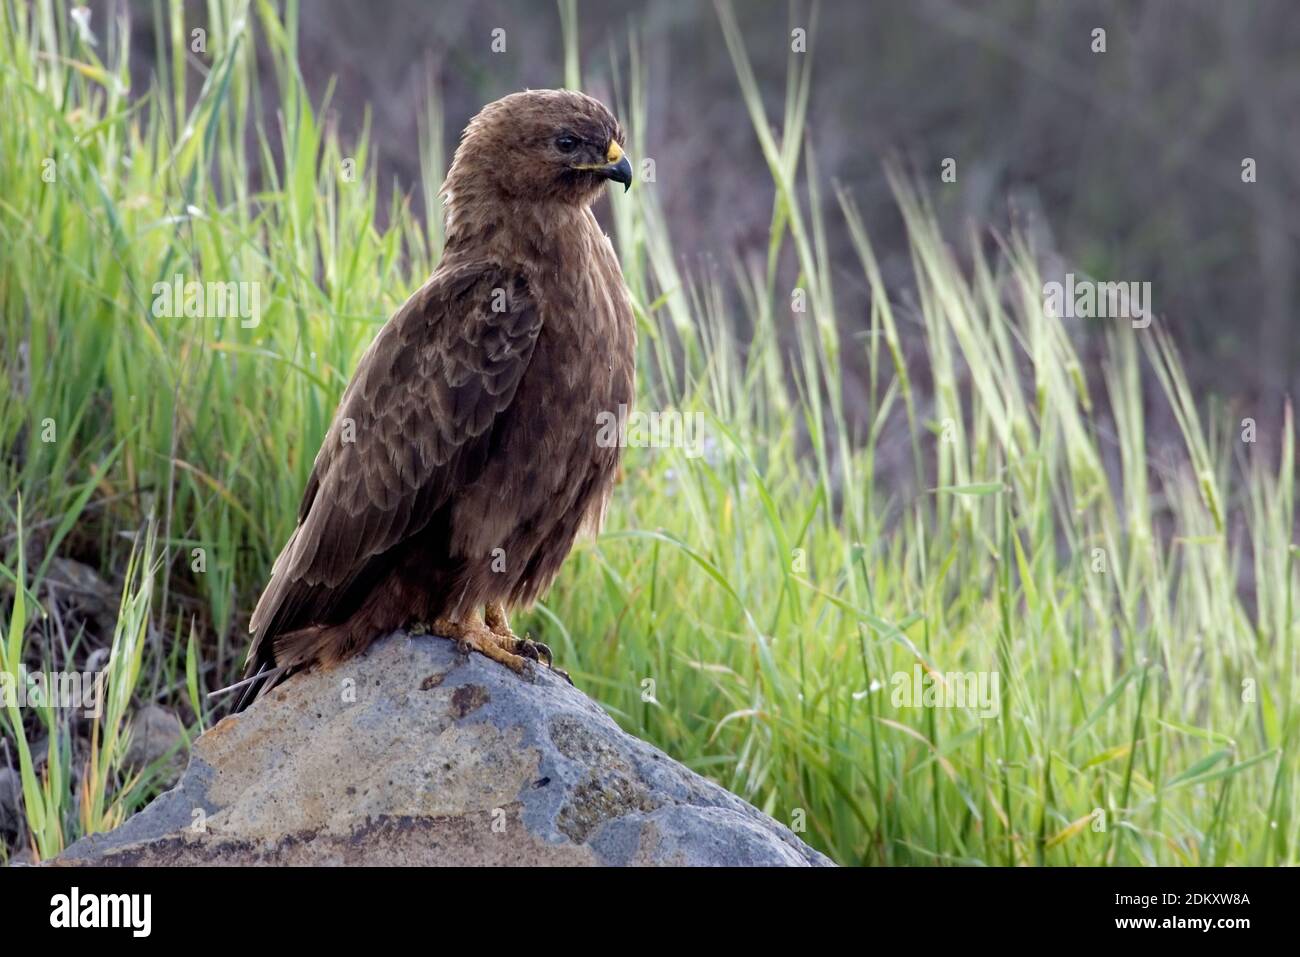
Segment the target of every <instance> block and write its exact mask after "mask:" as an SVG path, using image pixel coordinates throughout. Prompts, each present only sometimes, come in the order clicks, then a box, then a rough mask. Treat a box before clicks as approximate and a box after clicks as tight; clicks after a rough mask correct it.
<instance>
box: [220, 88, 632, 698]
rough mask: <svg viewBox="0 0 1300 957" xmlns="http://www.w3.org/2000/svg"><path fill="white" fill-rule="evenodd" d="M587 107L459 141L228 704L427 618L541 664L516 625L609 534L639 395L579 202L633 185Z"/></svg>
mask: <svg viewBox="0 0 1300 957" xmlns="http://www.w3.org/2000/svg"><path fill="white" fill-rule="evenodd" d="M624 142H625V140H624V135H623V130H622V128H621V127H620V126H619V124H618V122H617V120H615V119H614V117H613V116H612V115H611V114H610V112H609V111H608V110H607V109H606V108H605V107H604V106H603V105H601V103H600V102H598V101H597V100H595V99H592V98H591V97H589V96H586V95H584V94H582V93H576V92H572V91H568V90H533V91H528V92H524V93H515V94H512V95H510V96H507V97H505V98H503V99H500V100H497V101H496V102H494V103H489V104H488V105H487V106H485V107H484V108H483V109H482V111H481V112H480V113H479V114H478V115H477V116H476V117H474V119H473V120H471V121H470V123H469V126H467V127H466V129H465V132H464V134H463V136H462V137H461V142H460V146H459V148H458V149H457V150H456V156H455V159H454V160H453V162H452V164H451V170H450V172H449V173H448V175H447V180H446V182H445V183H444V184H443V188H442V196H443V200H444V204H445V207H446V215H447V226H446V244H445V249H444V251H443V255H442V260H441V261H440V262H439V264H438V267H437V269H436V270H435V271H434V273H433V275H432V276H431V277H430V278H429V280H428V282H426V283H425V284H424V285H423V286H422V287H420V289H419V290H417V291H416V293H415V294H414V295H413V296H411V298H410V299H408V300H407V301H406V303H405V305H403V306H402V307H401V309H399V310H398V311H397V313H396V314H395V315H394V316H393V317H392V318H390V319H389V320H388V322H387V323H385V325H384V326H383V327H382V328H381V329H380V331H379V333H378V335H377V336H376V337H375V340H374V342H373V343H371V345H370V348H369V349H367V350H366V353H365V355H364V356H363V357H362V359H361V362H360V364H359V365H358V366H357V370H356V372H355V373H354V374H353V376H352V381H351V382H349V383H348V386H347V389H346V390H345V391H344V393H343V398H342V400H341V402H340V403H339V407H338V410H337V412H336V413H335V416H334V421H333V423H332V424H331V425H330V428H329V431H328V432H327V433H326V435H325V440H324V442H323V443H322V444H321V447H320V451H319V452H318V453H317V454H316V462H315V465H314V466H313V468H312V472H311V477H310V478H309V479H308V480H307V488H306V491H305V492H304V494H303V498H302V505H301V507H300V508H299V510H298V525H297V527H296V528H295V529H294V531H293V534H292V535H290V536H289V540H288V542H286V543H285V546H284V549H283V550H282V551H281V552H280V556H279V558H277V559H276V561H275V566H274V568H273V569H272V572H271V580H270V582H269V583H268V584H267V586H266V590H265V591H264V592H263V593H262V597H261V600H260V601H258V603H257V608H256V609H255V610H254V612H253V617H252V621H251V622H250V625H249V630H250V631H251V632H252V634H253V644H252V648H251V649H250V650H249V653H248V661H247V667H246V682H241V684H243V683H247V684H248V686H249V687H248V690H247V692H246V693H245V695H244V697H243V700H242V701H241V702H240V705H239V706H240V707H243V706H244V705H245V704H246V703H247V702H248V701H249V700H251V699H252V698H253V697H255V696H256V695H257V694H258V693H259V690H260V691H262V692H264V691H266V690H268V689H269V688H270V687H272V686H274V685H275V684H277V683H278V682H279V681H281V680H283V679H284V678H285V677H287V676H288V675H290V674H292V673H294V672H296V671H299V670H301V669H304V668H307V667H310V666H312V665H315V664H321V665H324V666H329V665H332V664H334V663H336V662H339V661H342V660H344V659H346V658H348V657H350V656H352V655H355V654H357V653H358V652H360V651H362V650H364V649H365V648H366V647H367V646H368V645H369V644H370V643H371V642H373V641H375V640H376V639H378V638H380V637H382V636H383V635H385V634H388V633H390V632H392V631H394V630H396V629H399V628H402V627H403V626H408V625H423V626H425V628H426V629H427V630H428V631H430V632H432V633H433V634H435V635H441V636H444V637H447V638H451V639H453V640H455V641H457V642H458V643H459V645H460V647H461V649H462V650H463V651H466V652H468V651H469V650H475V651H479V652H481V653H482V654H484V655H487V656H488V657H489V658H491V659H493V660H494V661H499V662H501V663H502V664H504V665H506V666H507V667H509V668H511V669H513V670H515V671H516V672H523V671H524V670H525V668H526V667H528V666H527V665H526V661H525V659H526V658H531V659H534V660H544V661H545V662H546V663H547V664H549V663H550V652H549V650H548V649H546V648H545V646H544V645H540V644H534V643H533V642H530V641H528V640H526V639H521V638H519V637H516V636H515V635H514V634H513V633H512V632H511V630H510V625H509V622H508V621H507V618H506V612H507V610H509V609H512V608H516V607H520V606H523V607H526V606H528V605H529V604H531V603H532V602H533V601H535V600H536V599H537V598H538V597H539V596H540V595H541V594H542V593H543V592H545V591H546V590H547V588H548V587H549V586H550V584H551V582H552V581H553V580H554V579H555V576H556V574H557V572H558V571H559V569H560V565H561V564H562V563H563V562H564V559H565V557H566V556H567V555H568V553H569V550H570V548H572V546H573V543H574V541H575V540H576V539H577V537H578V536H579V534H582V533H594V532H595V531H596V530H597V529H598V528H599V526H600V524H601V522H602V520H603V518H604V512H605V506H606V503H607V501H608V499H609V494H610V489H611V487H612V486H613V484H614V481H615V473H616V472H617V470H618V459H619V453H620V450H619V448H618V447H617V443H616V442H614V443H611V442H610V441H608V439H607V438H606V439H605V440H604V441H599V440H598V437H599V435H600V430H599V429H598V427H597V423H598V421H599V419H598V417H599V416H600V413H602V412H608V413H614V414H617V412H618V410H619V407H620V406H621V405H630V404H631V402H632V393H633V374H634V348H635V328H634V323H633V317H632V307H631V302H630V299H629V296H628V292H627V287H626V285H625V284H624V282H623V274H622V270H621V269H620V268H619V264H618V260H617V258H615V255H614V249H613V247H612V245H611V244H610V241H609V238H608V237H607V236H606V235H605V234H604V232H602V231H601V228H600V226H599V225H598V224H597V222H596V217H595V216H593V215H592V212H591V205H592V203H593V202H594V201H595V200H596V199H597V198H598V197H599V196H600V195H601V193H602V192H603V187H604V186H605V185H606V183H607V182H608V181H610V180H613V181H614V182H617V183H622V184H623V187H624V190H625V191H626V189H627V187H628V186H629V185H630V184H631V181H632V167H631V165H630V164H629V162H628V158H627V157H626V156H625V155H624V153H623V145H624Z"/></svg>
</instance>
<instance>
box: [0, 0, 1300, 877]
mask: <svg viewBox="0 0 1300 957" xmlns="http://www.w3.org/2000/svg"><path fill="white" fill-rule="evenodd" d="M1288 13H1289V9H1288V7H1287V5H1286V4H1284V3H1280V2H1279V3H1266V2H1256V3H1241V4H1222V3H1210V2H1206V3H1182V4H1178V5H1173V4H1143V5H1131V4H1126V3H1119V2H1115V3H1072V4H1068V5H1066V4H1048V3H1041V4H1039V3H1029V2H1023V3H1021V2H1005V3H993V4H988V3H978V4H977V3H952V2H941V0H917V2H909V3H902V2H900V3H885V4H862V3H848V2H844V3H831V2H826V3H822V4H820V5H805V4H802V3H795V4H793V5H787V4H785V3H778V2H770V3H769V2H761V0H756V2H746V3H743V4H740V3H737V4H735V5H734V6H733V4H731V3H726V2H721V3H718V4H716V5H706V4H702V3H687V2H680V3H679V2H670V0H663V2H649V0H647V2H639V3H628V4H624V3H592V2H588V3H573V2H569V0H561V2H560V3H558V4H557V5H554V6H553V5H551V4H545V3H524V2H519V3H504V2H492V0H487V2H481V3H476V4H472V5H471V4H424V3H416V2H409V3H408V2H396V0H394V2H391V3H383V4H376V5H369V4H367V5H362V4H354V3H346V2H342V0H320V2H311V3H305V4H302V5H299V4H297V3H293V2H289V3H285V4H278V3H271V2H267V0H252V2H243V0H210V2H206V3H198V2H195V3H184V4H182V3H180V2H168V3H164V2H161V0H157V2H135V3H125V2H109V3H94V4H91V5H90V6H89V7H88V8H74V7H72V6H70V5H68V4H65V3H59V2H55V0H36V2H29V0H6V3H5V8H4V19H3V22H0V97H3V102H4V103H5V105H6V110H7V115H6V118H5V121H4V122H3V123H0V309H2V310H3V312H2V314H0V341H2V342H3V350H2V351H0V377H2V381H3V384H4V385H3V388H0V454H2V457H0V510H2V512H0V576H2V578H3V582H0V611H2V612H3V615H0V628H3V631H0V647H2V649H3V655H4V661H3V664H4V670H5V672H6V673H8V674H17V673H18V672H19V668H20V666H22V667H26V668H28V669H41V668H44V669H47V670H53V669H60V668H63V669H72V668H76V669H95V668H102V669H106V670H107V673H108V675H109V680H110V686H111V693H110V699H111V706H110V707H108V708H106V710H105V713H104V715H103V716H101V717H100V718H99V719H96V720H95V721H93V722H86V721H83V720H81V719H80V718H79V717H77V716H75V715H73V714H71V713H69V712H66V711H60V710H58V709H53V708H30V709H26V710H22V711H20V710H19V709H17V708H16V707H15V708H0V731H3V737H2V740H0V832H2V836H3V838H4V841H3V845H2V848H0V856H2V857H4V858H6V859H8V858H11V857H16V858H17V859H21V860H32V859H43V858H47V857H49V856H51V855H52V854H54V853H57V851H58V850H59V849H60V848H61V847H63V846H65V845H66V843H67V842H68V841H70V840H72V839H74V838H75V837H77V836H79V835H80V834H83V833H88V832H90V831H95V830H102V829H104V828H106V827H111V826H113V825H115V824H116V823H118V822H120V821H121V820H122V819H123V818H124V817H125V816H126V815H127V814H129V813H131V812H132V811H133V810H135V809H138V808H139V807H140V806H141V805H142V804H143V803H144V802H145V801H147V800H148V799H149V798H150V797H151V796H152V795H154V794H156V793H158V791H159V790H160V789H161V788H164V787H166V786H167V784H168V782H169V781H170V780H173V779H174V775H175V769H176V762H177V760H178V759H179V760H183V756H184V753H185V750H186V747H187V742H188V740H189V739H190V738H191V737H192V736H193V735H194V734H196V733H198V732H200V731H201V730H202V729H203V728H204V727H206V726H208V725H210V723H211V722H212V721H213V720H216V719H219V718H220V717H221V715H222V714H223V713H224V711H225V708H226V703H225V702H224V701H212V700H209V699H207V698H206V694H207V692H209V691H211V690H213V689H215V688H218V687H220V686H222V685H223V684H226V683H228V682H229V681H230V680H232V679H233V678H234V677H235V675H236V674H237V671H238V668H239V663H240V661H241V658H242V654H243V652H244V649H245V643H246V637H245V631H246V623H247V616H248V613H249V611H250V609H251V607H252V603H253V602H254V601H255V599H256V596H257V593H258V590H259V589H260V587H261V585H262V584H263V583H264V581H265V578H266V573H267V570H268V567H269V562H270V561H271V559H272V558H273V557H274V555H275V553H276V551H277V550H278V548H279V546H280V544H281V543H282V542H283V541H284V538H285V536H286V535H287V534H288V531H289V529H290V528H291V525H292V522H293V518H294V515H295V513H296V508H297V503H298V498H299V496H300V495H301V491H302V487H303V483H304V481H305V477H306V474H307V471H308V470H309V468H310V463H311V457H312V455H313V454H314V451H315V449H316V448H317V447H318V444H319V441H320V437H321V435H322V434H323V432H324V429H325V426H326V425H327V424H328V421H329V418H330V416H331V415H332V412H333V409H334V406H335V403H336V401H337V398H338V395H339V393H340V392H341V389H342V387H343V385H344V384H345V382H346V380H347V377H348V376H349V374H350V372H351V370H352V368H353V366H354V365H355V361H356V359H357V357H358V355H359V354H360V351H361V349H363V348H364V346H365V344H366V343H367V342H368V341H369V340H370V338H371V337H372V336H373V335H374V332H375V331H376V329H377V328H378V325H379V324H380V323H382V322H383V321H384V319H385V318H386V317H387V316H388V315H390V314H391V312H392V311H393V309H394V308H396V306H397V305H399V304H400V303H401V302H402V301H403V300H404V299H405V298H406V296H407V295H408V294H409V292H410V291H411V290H412V289H414V288H415V287H416V286H417V285H418V284H419V283H420V282H421V281H423V279H424V278H425V277H426V276H427V275H428V273H429V272H430V271H431V269H432V267H433V264H434V263H435V262H436V259H437V255H438V251H439V243H440V229H441V226H440V209H439V206H438V202H437V197H436V188H437V185H438V184H439V183H440V181H441V174H442V171H443V169H444V168H445V164H446V162H447V160H448V159H449V154H450V151H451V149H452V148H454V144H455V141H456V136H457V135H458V132H459V129H460V128H461V127H462V126H463V125H464V123H465V122H466V120H467V119H468V118H469V117H470V116H471V115H472V114H473V113H474V112H476V111H477V110H478V108H479V107H480V106H481V105H482V104H483V103H484V102H486V101H488V100H490V99H493V98H495V97H497V96H499V95H502V94H504V93H507V92H511V91H513V90H516V89H519V88H521V87H527V86H532V87H543V86H556V85H571V86H581V87H582V88H584V89H586V90H588V91H589V92H591V93H593V94H595V95H597V96H600V97H602V98H603V99H605V100H606V101H607V102H609V103H611V104H613V105H614V106H615V107H616V109H617V111H618V112H619V114H620V116H621V117H622V118H623V120H624V122H625V124H626V126H627V127H628V129H629V132H630V136H631V143H630V147H631V148H630V152H631V153H632V155H633V157H634V159H638V160H641V159H645V158H650V159H653V160H654V161H655V179H654V181H653V182H644V181H643V182H640V183H638V185H637V188H636V189H634V190H633V191H632V192H631V193H630V194H628V197H626V199H623V198H620V201H619V202H616V203H612V204H602V205H601V208H600V209H599V211H598V214H599V216H600V217H601V218H602V221H604V222H606V223H607V225H608V227H609V229H610V231H611V235H612V236H613V238H614V240H615V243H616V246H617V248H618V251H619V255H620V259H621V261H622V264H623V268H624V270H625V272H626V274H627V278H628V282H629V286H630V288H631V290H632V293H633V298H634V301H635V304H636V308H637V314H638V322H639V326H640V337H641V346H640V348H641V355H640V362H639V368H640V378H641V383H640V388H641V397H640V402H641V404H642V406H643V407H645V408H651V409H675V410H681V411H683V412H687V413H696V412H698V413H700V414H702V415H704V416H705V417H706V420H707V422H708V423H709V427H708V429H707V430H706V431H707V433H708V434H709V436H710V444H709V451H708V454H707V455H705V456H704V457H703V458H702V459H695V458H690V457H687V456H685V455H683V454H682V450H674V449H667V450H658V449H656V450H635V449H634V450H629V455H628V459H627V465H628V468H627V481H626V482H625V483H624V484H623V485H622V486H621V487H620V489H619V492H618V498H617V501H616V502H614V503H613V505H612V506H611V510H610V517H611V522H610V527H609V528H608V529H607V531H606V533H605V534H604V535H603V536H602V538H601V539H600V540H599V541H598V542H596V543H595V544H593V545H590V546H584V547H582V548H581V549H579V550H578V551H577V552H575V554H574V556H573V558H572V559H571V561H570V563H569V565H568V566H566V570H565V573H564V575H563V577H562V578H561V580H560V582H559V583H558V584H557V586H556V588H555V590H554V591H553V592H552V595H551V596H549V597H548V599H547V601H546V602H545V603H544V604H543V605H542V606H540V607H539V608H538V610H537V611H536V612H535V613H534V614H532V615H531V616H529V617H528V618H527V619H524V620H523V622H524V624H526V625H527V626H528V627H530V628H531V630H532V631H533V632H534V634H537V635H538V636H539V637H542V638H543V639H544V640H546V641H547V642H548V643H550V644H551V645H552V647H553V648H555V649H556V651H557V655H558V657H559V659H560V661H561V663H562V664H563V666H564V667H566V668H568V669H569V670H570V671H571V672H572V673H573V675H574V677H575V679H577V681H578V683H579V685H580V686H581V687H583V688H584V690H586V691H588V692H589V693H590V694H592V695H593V696H594V697H596V698H597V699H598V700H600V702H601V703H602V704H603V705H604V706H605V707H606V708H607V709H608V710H610V712H611V713H612V714H613V715H614V716H615V717H616V718H617V719H618V720H619V721H620V722H621V723H622V724H623V726H624V727H626V728H628V729H629V730H630V731H632V732H633V733H636V734H638V735H641V736H642V737H644V738H646V739H648V740H651V741H653V742H654V743H656V744H658V745H660V746H661V747H663V748H664V749H665V750H666V751H667V752H668V753H669V754H670V755H672V756H673V757H675V758H677V759H679V760H682V761H684V762H685V763H687V764H688V765H689V766H691V767H693V768H695V769H696V770H699V771H700V772H701V773H705V774H708V775H710V776H712V777H714V778H715V779H717V780H719V781H720V782H721V783H723V784H724V785H726V786H727V787H729V788H731V789H732V790H734V791H735V792H736V793H738V794H740V795H741V796H743V797H745V798H747V799H749V800H751V801H753V802H754V803H756V804H757V805H758V806H760V807H762V808H763V809H764V810H767V811H769V812H770V813H772V814H774V815H775V816H777V817H778V818H779V819H781V820H782V821H784V822H786V823H794V821H795V820H796V819H798V820H801V821H803V822H804V823H805V824H806V831H804V832H803V836H804V837H805V838H806V839H808V840H809V841H810V842H812V843H814V844H815V845H817V846H818V847H819V848H821V849H823V850H825V851H827V852H828V853H830V854H831V855H832V856H834V857H835V858H836V859H837V860H839V861H841V862H843V863H1004V864H1022V863H1025V864H1076V863H1126V864H1132V863H1185V864H1205V863H1294V862H1295V861H1296V858H1297V852H1296V846H1297V836H1298V834H1300V815H1297V814H1296V809H1297V801H1298V800H1300V795H1297V791H1296V788H1295V748H1294V741H1295V736H1296V730H1297V711H1296V709H1295V708H1294V698H1295V695H1294V693H1293V690H1294V679H1295V677H1296V664H1297V660H1296V653H1295V642H1294V632H1295V612H1294V603H1293V591H1294V586H1295V583H1296V574H1295V568H1294V558H1295V549H1294V546H1293V545H1292V539H1293V527H1294V508H1293V504H1294V474H1293V459H1294V442H1293V434H1294V426H1293V423H1292V421H1291V419H1290V415H1289V411H1288V406H1287V405H1286V403H1285V397H1286V396H1287V395H1289V394H1292V393H1293V391H1294V386H1295V384H1296V382H1295V378H1296V374H1295V368H1294V363H1293V360H1294V356H1295V345H1294V343H1293V342H1292V341H1291V337H1290V336H1289V335H1288V322H1289V319H1290V316H1289V313H1290V311H1291V309H1292V306H1293V299H1294V288H1293V284H1294V282H1295V276H1296V270H1295V265H1294V258H1295V238H1296V229H1297V226H1296V217H1295V216H1294V210H1295V209H1296V199H1297V197H1296V193H1297V189H1298V188H1300V151H1297V149H1296V145H1297V144H1296V142H1295V138H1296V137H1297V135H1300V134H1297V132H1296V129H1295V127H1294V124H1293V123H1291V122H1289V120H1290V119H1291V118H1292V117H1293V114H1294V105H1295V103H1296V99H1297V97H1296V94H1297V92H1298V90H1300V73H1298V69H1297V61H1296V60H1295V58H1294V56H1293V54H1290V53H1289V52H1288V51H1293V50H1294V49H1296V48H1297V40H1300V37H1297V36H1296V35H1295V34H1296V33H1297V32H1300V22H1298V21H1297V20H1296V18H1295V17H1292V16H1289V15H1288ZM1098 27H1101V28H1104V29H1105V30H1106V52H1105V53H1094V52H1092V46H1093V43H1094V35H1093V31H1094V30H1095V29H1096V28H1098ZM498 28H500V29H504V30H505V40H506V49H505V51H504V52H500V53H495V52H493V51H492V47H491V43H492V31H493V30H494V29H498ZM793 29H805V30H807V35H808V48H807V53H799V54H796V53H792V51H791V30H793ZM196 30H198V31H202V34H201V36H202V38H203V49H202V50H195V49H194V38H195V33H194V31H196ZM948 157H951V158H953V159H955V160H956V162H957V180H956V182H954V183H947V182H943V181H942V180H941V178H940V175H939V174H940V164H941V162H942V161H943V160H944V159H945V158H948ZM1245 157H1252V158H1254V159H1255V160H1256V162H1257V167H1258V181H1257V182H1255V183H1250V184H1246V183H1243V182H1242V179H1241V163H1242V160H1243V158H1245ZM50 164H53V165H52V166H51V165H50ZM51 169H52V170H53V171H54V176H53V178H50V177H49V171H50V170H51ZM1066 271H1074V272H1076V273H1084V274H1089V275H1092V276H1094V277H1096V278H1099V279H1110V280H1131V281H1149V282H1151V283H1152V287H1153V296H1154V306H1155V311H1156V313H1157V316H1158V319H1157V322H1156V323H1155V324H1154V325H1153V328H1152V329H1151V330H1149V331H1139V330H1134V329H1132V328H1131V327H1129V326H1128V325H1127V324H1126V323H1123V322H1120V323H1107V322H1101V321H1089V320H1054V319H1051V318H1050V317H1047V316H1045V315H1044V314H1043V310H1042V301H1041V290H1042V283H1043V282H1044V281H1045V280H1047V279H1052V278H1059V276H1060V275H1061V274H1062V273H1064V272H1066ZM177 272H181V273H183V274H185V275H186V277H187V278H202V279H204V280H217V281H223V282H228V281H256V282H259V283H261V284H262V286H263V305H264V309H263V316H262V322H261V324H260V325H259V326H258V327H256V328H243V327H241V326H239V324H238V323H237V322H231V321H228V320H218V319H207V320H188V319H182V320H177V319H167V318H165V317H158V316H156V315H153V314H152V311H151V309H150V301H151V293H150V290H151V287H152V284H153V283H154V282H156V281H159V280H163V279H169V278H170V277H171V276H172V275H174V274H175V273H177ZM796 288H798V289H801V290H804V291H806V292H807V300H808V310H807V312H806V313H794V312H792V311H791V291H792V290H794V289H796ZM1244 417H1250V418H1252V419H1254V420H1255V421H1256V423H1257V433H1256V434H1257V441H1256V442H1251V443H1249V444H1246V443H1243V441H1242V438H1241V421H1242V419H1243V418H1244ZM51 424H52V427H53V432H51V431H50V428H51ZM196 550H198V551H196ZM1099 552H1100V553H1101V559H1100V570H1099V565H1098V562H1099V559H1098V557H1097V556H1098V553H1099ZM200 554H201V555H202V561H201V562H200V561H199V557H198V556H199V555H200ZM200 564H201V566H202V567H200ZM915 665H922V666H924V667H925V668H927V669H932V670H935V671H937V672H944V671H949V670H961V671H967V670H972V671H987V670H989V669H995V670H998V671H999V672H1000V673H1001V674H1002V675H1003V676H1004V684H1003V689H1004V693H1003V694H1004V696H1003V698H1002V700H1001V707H1002V709H1003V715H1004V717H1003V719H1002V720H999V721H987V720H983V719H981V718H979V717H978V715H977V714H975V713H973V712H972V711H970V710H969V709H956V710H951V711H937V710H936V709H909V708H898V707H895V706H894V705H893V704H892V702H891V699H890V697H889V688H890V681H891V678H892V676H893V675H896V674H898V673H900V672H905V673H908V674H910V673H911V669H912V668H913V666H915ZM646 678H652V679H653V681H654V688H655V691H654V692H653V693H652V694H650V695H649V696H647V695H646V693H645V686H644V684H643V682H644V681H645V679H646ZM1247 685H1249V687H1250V688H1251V689H1252V690H1251V692H1250V694H1249V695H1247V694H1246V692H1245V691H1244V690H1243V689H1244V688H1245V687H1246V686H1247Z"/></svg>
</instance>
